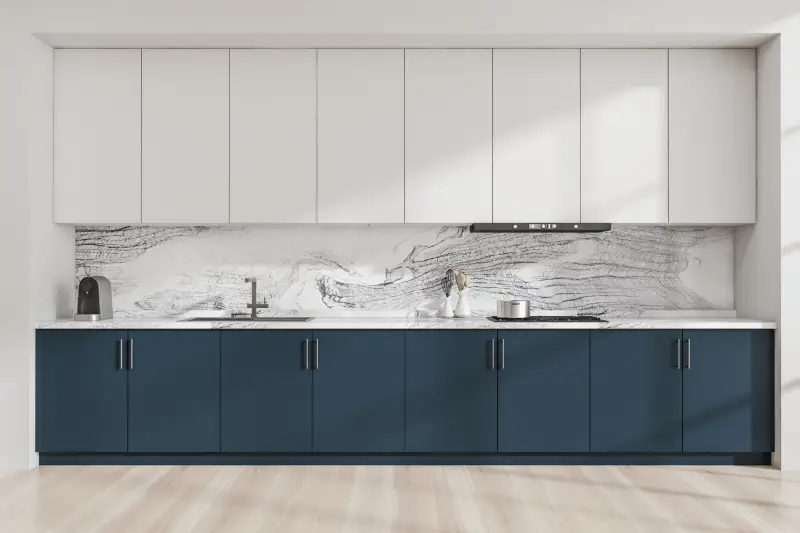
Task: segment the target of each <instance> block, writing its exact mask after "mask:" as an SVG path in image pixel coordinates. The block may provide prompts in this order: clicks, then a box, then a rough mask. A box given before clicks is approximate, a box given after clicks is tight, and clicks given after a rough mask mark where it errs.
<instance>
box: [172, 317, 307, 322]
mask: <svg viewBox="0 0 800 533" xmlns="http://www.w3.org/2000/svg"><path fill="white" fill-rule="evenodd" d="M309 320H311V317H307V316H260V317H256V318H253V317H249V316H235V317H216V318H215V317H192V318H187V319H185V320H184V321H185V322H308V321H309Z"/></svg>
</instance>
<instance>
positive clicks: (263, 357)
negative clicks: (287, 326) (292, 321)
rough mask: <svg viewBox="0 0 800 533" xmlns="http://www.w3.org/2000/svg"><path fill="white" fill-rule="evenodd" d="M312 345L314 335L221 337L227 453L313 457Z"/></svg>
mask: <svg viewBox="0 0 800 533" xmlns="http://www.w3.org/2000/svg"><path fill="white" fill-rule="evenodd" d="M311 340H312V332H311V331H310V330H309V331H223V332H222V385H221V395H222V400H221V401H222V451H223V452H227V453H277V452H281V453H291V452H294V453H307V452H310V451H312V440H311V439H312V432H311V431H312V419H311V414H312V377H313V374H312V371H311V368H310V367H311V353H310V352H311V346H310V343H311ZM306 352H308V360H306Z"/></svg>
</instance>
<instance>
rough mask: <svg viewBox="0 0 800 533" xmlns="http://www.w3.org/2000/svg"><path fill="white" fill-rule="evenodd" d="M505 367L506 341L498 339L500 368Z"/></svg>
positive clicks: (503, 368)
mask: <svg viewBox="0 0 800 533" xmlns="http://www.w3.org/2000/svg"><path fill="white" fill-rule="evenodd" d="M505 369H506V341H505V339H500V370H505Z"/></svg>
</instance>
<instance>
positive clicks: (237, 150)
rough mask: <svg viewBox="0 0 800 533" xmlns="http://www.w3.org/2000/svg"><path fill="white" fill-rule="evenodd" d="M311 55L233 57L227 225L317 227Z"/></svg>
mask: <svg viewBox="0 0 800 533" xmlns="http://www.w3.org/2000/svg"><path fill="white" fill-rule="evenodd" d="M316 68H317V58H316V51H315V50H231V78H230V90H231V104H230V105H231V108H230V112H231V122H230V127H231V145H230V157H231V167H230V170H231V191H230V194H231V222H233V223H259V222H264V223H267V222H276V223H280V222H284V223H290V222H316V217H317V213H316V203H317V196H316V194H317V159H316V157H317V156H316V151H317V129H316V128H317V126H316V121H317V72H316Z"/></svg>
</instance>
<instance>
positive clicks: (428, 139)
mask: <svg viewBox="0 0 800 533" xmlns="http://www.w3.org/2000/svg"><path fill="white" fill-rule="evenodd" d="M405 137H406V222H421V223H431V224H457V223H468V222H491V221H492V51H491V50H407V51H406V132H405Z"/></svg>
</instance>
